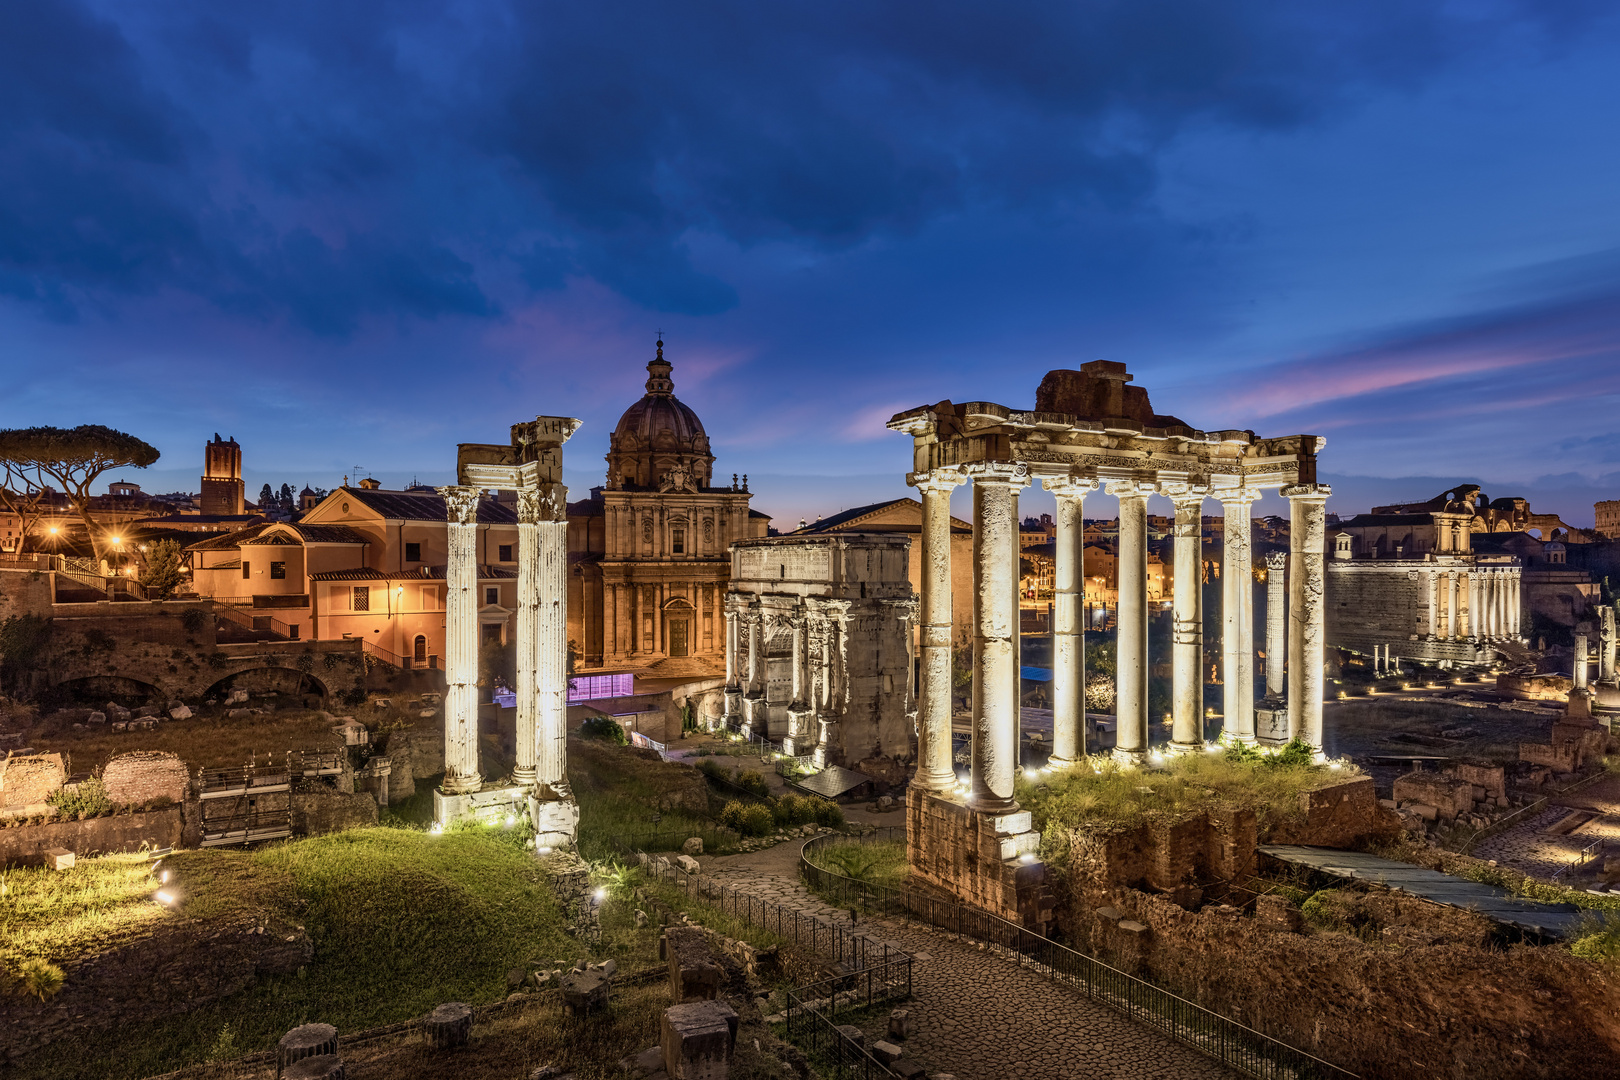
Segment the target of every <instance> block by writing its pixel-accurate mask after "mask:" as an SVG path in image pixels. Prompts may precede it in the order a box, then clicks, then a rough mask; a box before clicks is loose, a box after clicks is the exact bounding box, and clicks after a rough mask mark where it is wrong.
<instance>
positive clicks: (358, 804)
mask: <svg viewBox="0 0 1620 1080" xmlns="http://www.w3.org/2000/svg"><path fill="white" fill-rule="evenodd" d="M377 816H378V810H377V800H376V799H375V798H373V797H372V795H371V793H370V792H368V791H362V792H358V793H349V792H342V791H328V790H324V789H321V788H316V789H315V790H313V791H296V792H294V793H293V796H292V827H293V832H295V833H298V834H300V835H303V836H315V835H317V834H319V833H329V832H341V831H342V830H344V829H363V828H365V827H366V826H368V825H375V824H377Z"/></svg>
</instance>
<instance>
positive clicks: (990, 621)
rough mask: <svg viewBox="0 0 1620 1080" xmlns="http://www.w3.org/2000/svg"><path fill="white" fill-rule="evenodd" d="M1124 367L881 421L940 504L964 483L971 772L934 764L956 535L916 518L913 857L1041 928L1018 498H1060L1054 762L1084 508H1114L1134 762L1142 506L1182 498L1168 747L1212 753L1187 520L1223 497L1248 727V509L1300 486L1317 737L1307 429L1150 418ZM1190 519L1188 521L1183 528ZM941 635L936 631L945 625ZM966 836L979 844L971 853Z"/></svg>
mask: <svg viewBox="0 0 1620 1080" xmlns="http://www.w3.org/2000/svg"><path fill="white" fill-rule="evenodd" d="M1130 381H1131V376H1130V375H1129V374H1128V373H1127V372H1126V370H1125V367H1124V365H1122V364H1118V363H1112V362H1109V361H1101V360H1099V361H1096V362H1094V363H1090V364H1086V365H1084V366H1083V367H1082V368H1081V370H1080V371H1054V372H1050V373H1048V374H1047V376H1046V378H1045V379H1044V380H1043V381H1042V383H1041V386H1040V388H1039V390H1038V391H1037V393H1036V402H1035V408H1034V409H1033V410H1031V411H1021V410H1018V409H1012V408H1009V407H1007V406H1005V405H998V404H994V403H991V402H969V403H964V404H953V403H952V402H950V401H942V402H940V403H939V404H937V405H929V406H924V407H921V408H917V409H911V410H909V411H907V412H903V413H899V414H897V415H896V416H894V417H893V418H891V419H890V421H889V424H888V426H889V427H890V428H891V429H892V430H895V431H900V432H904V433H905V434H908V435H910V436H912V440H913V468H912V472H911V473H910V474H909V476H908V477H907V480H908V482H909V483H911V484H912V485H913V486H916V487H917V488H918V489H919V490H920V491H921V492H922V496H923V506H924V511H925V515H926V514H927V512H928V510H929V508H930V504H933V506H934V512H935V515H936V516H943V515H944V514H945V513H946V512H948V502H947V500H948V499H949V492H950V489H951V488H952V487H954V486H955V485H957V484H960V483H964V482H971V483H972V484H973V532H974V544H973V590H974V601H975V602H974V627H973V633H972V642H973V666H972V671H973V694H972V697H973V716H972V752H971V755H970V760H971V766H970V771H969V775H968V777H967V780H966V783H965V784H964V783H962V782H960V781H959V780H958V779H957V777H956V776H955V775H954V774H948V773H947V772H946V771H945V769H942V768H941V766H942V765H943V764H944V763H945V762H948V761H949V756H948V755H949V747H950V737H951V732H950V712H949V701H950V695H951V682H950V667H949V663H948V654H946V656H945V662H944V663H939V662H937V661H938V659H939V657H938V656H937V655H936V654H937V653H939V652H941V651H942V650H941V649H940V646H939V645H938V644H937V643H939V642H949V641H950V634H949V632H948V631H946V627H945V626H943V625H941V620H942V619H948V618H949V614H950V611H951V603H950V599H949V597H948V595H947V596H945V597H943V598H942V597H941V596H940V592H941V591H942V590H948V589H949V583H950V580H951V575H950V558H951V554H950V548H949V545H948V544H941V543H939V538H938V537H936V536H935V535H934V533H933V532H932V531H930V530H929V529H928V528H927V524H926V518H925V526H924V529H923V537H922V542H923V553H922V561H923V566H924V568H925V573H924V575H923V588H922V597H921V600H922V612H923V643H922V644H923V664H922V685H921V687H920V691H919V699H920V700H919V706H918V747H919V749H918V756H919V762H920V765H919V768H918V771H917V775H916V776H915V777H914V778H913V780H912V791H913V792H914V793H915V795H916V797H914V798H911V799H910V800H908V805H907V816H908V821H907V825H908V829H907V836H908V844H909V846H910V848H911V862H912V865H913V867H914V868H915V869H916V870H917V871H918V872H919V873H921V874H922V875H923V876H924V877H925V878H930V879H933V880H935V881H936V882H938V883H939V884H942V885H944V886H946V887H947V888H950V889H951V890H952V891H954V892H956V893H957V894H958V895H962V896H965V897H967V898H969V899H971V900H973V901H974V902H975V903H979V904H981V905H985V906H987V907H989V908H990V909H991V910H994V911H998V912H999V913H1002V914H1003V915H1005V916H1007V917H1010V918H1016V919H1018V920H1020V921H1022V922H1023V923H1024V924H1025V925H1030V926H1036V925H1040V924H1042V923H1043V922H1044V915H1043V914H1042V910H1041V899H1040V897H1041V895H1042V881H1043V879H1044V870H1043V868H1042V867H1041V865H1040V864H1039V862H1038V861H1037V860H1036V859H1035V851H1036V849H1037V847H1038V846H1039V840H1040V837H1039V834H1037V833H1035V832H1034V831H1032V830H1031V828H1030V816H1029V814H1028V812H1026V811H1023V810H1021V809H1020V808H1019V807H1018V804H1017V802H1016V801H1015V800H1014V797H1013V781H1014V778H1015V776H1016V772H1017V768H1018V758H1017V755H1018V741H1017V730H1018V715H1019V700H1018V663H1019V657H1018V654H1017V647H1018V646H1017V617H1018V611H1017V604H1016V599H1015V593H1014V587H1015V586H1014V583H1015V581H1016V576H1017V558H1018V543H1017V520H1016V506H1017V495H1018V492H1019V491H1020V490H1022V489H1023V488H1025V487H1027V486H1029V485H1030V484H1032V483H1034V482H1035V481H1039V482H1040V483H1041V485H1042V486H1043V487H1044V488H1046V489H1047V490H1049V491H1051V492H1052V493H1053V494H1054V496H1056V497H1057V499H1058V514H1057V517H1056V522H1057V537H1056V554H1057V574H1056V597H1055V602H1054V605H1053V606H1054V643H1053V658H1054V670H1053V723H1054V731H1053V740H1052V745H1053V751H1054V753H1053V763H1054V764H1056V765H1059V766H1062V765H1066V764H1070V763H1072V762H1074V761H1076V760H1078V758H1079V757H1080V756H1082V755H1083V754H1084V753H1085V752H1086V747H1085V734H1084V714H1083V712H1082V710H1081V695H1082V693H1083V687H1084V685H1085V672H1084V671H1083V658H1084V655H1085V650H1084V638H1083V633H1084V632H1083V630H1082V629H1081V627H1080V625H1079V621H1078V620H1077V619H1076V618H1075V617H1074V615H1073V611H1072V609H1074V608H1076V607H1077V605H1078V596H1077V595H1076V594H1077V592H1078V590H1079V588H1080V587H1081V579H1080V574H1079V572H1078V559H1079V552H1080V548H1081V538H1080V536H1079V533H1080V531H1081V530H1082V529H1083V516H1082V514H1081V505H1082V501H1083V499H1084V498H1085V496H1086V495H1087V494H1088V493H1090V492H1094V491H1097V490H1099V489H1101V490H1103V491H1104V492H1106V493H1107V494H1109V495H1112V496H1114V497H1115V498H1116V499H1117V500H1118V503H1119V616H1118V637H1117V647H1116V685H1117V702H1118V704H1117V720H1118V729H1117V730H1118V734H1117V738H1116V748H1115V754H1116V755H1117V756H1118V757H1119V758H1121V759H1122V760H1123V761H1124V762H1126V763H1135V762H1138V761H1141V760H1142V759H1144V758H1145V757H1146V756H1147V755H1148V753H1149V745H1148V715H1147V692H1148V672H1149V659H1150V658H1149V656H1148V634H1147V630H1148V607H1147V521H1146V515H1147V500H1148V498H1149V497H1150V496H1153V495H1162V496H1165V497H1168V498H1170V499H1171V500H1172V502H1173V504H1174V505H1175V509H1176V521H1177V525H1178V529H1177V540H1176V546H1175V555H1176V580H1177V581H1178V582H1183V581H1185V582H1191V583H1195V587H1193V588H1191V589H1186V590H1184V589H1179V588H1178V589H1177V590H1176V607H1175V611H1174V631H1175V632H1174V635H1173V645H1172V658H1171V659H1172V666H1173V673H1174V679H1173V681H1174V686H1175V688H1176V693H1175V695H1174V703H1175V704H1174V711H1173V714H1172V747H1171V749H1179V750H1185V751H1190V750H1193V749H1195V748H1196V749H1202V748H1203V746H1204V741H1205V736H1204V732H1203V717H1202V677H1201V672H1202V671H1203V670H1204V662H1203V641H1202V637H1203V635H1202V611H1201V610H1200V605H1199V601H1198V600H1197V599H1189V598H1184V597H1183V596H1182V593H1183V592H1188V593H1191V594H1192V596H1193V597H1194V598H1196V597H1197V594H1198V591H1199V590H1198V589H1197V588H1196V582H1198V581H1199V580H1200V578H1201V573H1200V553H1199V548H1198V542H1197V539H1196V538H1197V530H1196V525H1197V522H1198V521H1199V514H1200V511H1201V508H1202V505H1203V502H1204V500H1205V499H1215V500H1217V501H1219V502H1220V503H1222V505H1223V507H1224V508H1225V510H1226V515H1227V516H1226V522H1227V527H1226V530H1225V532H1226V550H1225V558H1226V573H1225V575H1224V577H1225V579H1226V581H1227V582H1229V583H1230V584H1229V585H1228V586H1227V589H1226V591H1225V594H1224V595H1223V612H1222V618H1223V626H1224V628H1225V629H1224V638H1225V640H1224V642H1223V645H1224V648H1223V666H1224V677H1225V681H1226V708H1225V730H1226V737H1227V738H1228V739H1230V740H1232V741H1236V742H1246V743H1252V742H1254V741H1256V733H1255V722H1254V721H1255V717H1254V709H1255V706H1254V688H1253V672H1254V661H1253V658H1254V640H1253V632H1254V626H1253V623H1254V619H1253V610H1252V601H1251V596H1252V591H1253V590H1252V588H1251V587H1250V583H1251V582H1252V576H1251V569H1250V539H1249V531H1250V530H1249V528H1248V525H1249V521H1250V506H1251V504H1252V503H1253V502H1254V501H1255V500H1256V499H1258V498H1259V497H1260V495H1261V493H1262V492H1263V491H1267V490H1279V489H1280V491H1281V493H1282V495H1283V496H1284V497H1286V498H1287V499H1288V500H1289V504H1290V513H1291V520H1292V536H1293V549H1292V551H1291V553H1290V557H1289V558H1290V563H1291V573H1290V575H1289V586H1290V593H1291V596H1290V599H1291V600H1292V604H1291V612H1290V615H1291V619H1290V625H1289V634H1288V645H1287V649H1288V671H1289V679H1288V682H1287V684H1286V694H1287V703H1286V704H1287V716H1288V732H1287V734H1288V736H1289V737H1296V738H1300V739H1303V740H1304V741H1305V742H1306V743H1308V744H1309V745H1310V746H1311V747H1312V749H1313V750H1314V751H1315V752H1316V753H1317V754H1318V755H1320V753H1321V747H1322V689H1323V686H1322V674H1321V673H1322V665H1323V659H1324V658H1323V649H1324V640H1325V638H1324V633H1323V619H1324V607H1323V586H1324V581H1323V576H1324V573H1325V567H1324V551H1323V543H1324V538H1325V524H1326V506H1325V503H1326V500H1327V497H1328V495H1329V494H1330V489H1329V488H1328V487H1327V486H1326V485H1322V484H1318V483H1317V482H1316V454H1317V452H1318V451H1319V450H1320V449H1321V446H1322V444H1323V442H1324V440H1322V439H1320V438H1318V437H1317V436H1314V435H1294V436H1288V437H1283V438H1273V439H1263V438H1260V437H1258V436H1256V435H1255V434H1254V433H1253V432H1249V431H1216V432H1204V431H1199V430H1196V429H1194V428H1191V427H1189V426H1188V425H1186V424H1184V423H1183V422H1182V421H1180V420H1178V419H1176V418H1175V417H1169V416H1159V415H1157V414H1154V413H1153V411H1152V407H1151V405H1150V403H1149V401H1148V397H1147V394H1146V392H1145V391H1144V390H1142V389H1141V388H1139V387H1132V386H1128V385H1127V384H1128V383H1129V382H1130ZM1181 526H1185V528H1182V527H1181ZM942 631H945V632H942ZM965 849H971V850H965Z"/></svg>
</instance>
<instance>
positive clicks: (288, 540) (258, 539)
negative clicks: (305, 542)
mask: <svg viewBox="0 0 1620 1080" xmlns="http://www.w3.org/2000/svg"><path fill="white" fill-rule="evenodd" d="M241 543H242V546H243V547H248V546H252V547H301V546H302V545H301V544H300V543H299V542H298V538H297V537H296V536H288V535H287V534H286V533H279V532H277V533H270V534H269V535H264V534H262V533H261V534H260V535H258V536H255V537H253V538H252V539H250V540H243V541H242V542H241Z"/></svg>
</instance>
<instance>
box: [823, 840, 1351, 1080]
mask: <svg viewBox="0 0 1620 1080" xmlns="http://www.w3.org/2000/svg"><path fill="white" fill-rule="evenodd" d="M851 840H854V841H856V842H860V843H882V842H892V841H895V840H899V841H901V842H904V840H905V829H904V827H901V826H884V827H882V828H879V829H877V830H875V831H873V832H871V833H867V834H865V835H863V836H861V837H858V838H857V837H847V836H840V835H836V834H825V835H822V836H817V837H812V838H811V839H809V840H807V841H805V843H804V846H803V847H801V848H800V853H799V871H800V873H801V874H802V875H803V876H804V879H805V883H806V885H808V886H809V888H810V889H811V890H812V891H814V892H817V893H819V894H821V895H822V896H823V897H824V898H826V899H828V900H830V901H831V902H833V903H836V904H838V905H839V906H847V905H851V904H861V905H865V906H867V907H869V908H875V909H877V910H879V911H882V912H883V913H885V914H887V915H890V916H898V917H901V918H906V919H915V920H917V921H919V922H923V923H927V924H928V925H930V926H937V927H939V928H941V929H943V930H948V931H950V932H952V933H955V934H957V935H959V936H962V937H969V938H973V939H975V940H978V941H982V942H985V943H986V944H988V945H991V946H993V947H995V948H997V949H999V950H1001V951H1002V952H1003V953H1004V954H1006V955H1009V956H1010V957H1012V958H1014V959H1016V960H1017V962H1018V963H1019V964H1020V965H1021V966H1027V967H1032V968H1034V969H1035V970H1036V971H1038V972H1039V973H1041V974H1042V975H1045V976H1046V977H1047V978H1050V979H1052V980H1054V981H1056V982H1060V983H1065V984H1067V985H1069V986H1072V987H1074V988H1075V989H1077V990H1079V991H1081V992H1082V993H1084V994H1085V995H1086V996H1087V997H1089V998H1090V999H1092V1000H1093V1001H1097V1002H1100V1003H1101V1004H1104V1005H1108V1006H1110V1007H1111V1008H1114V1009H1116V1010H1118V1011H1120V1012H1122V1013H1124V1014H1125V1015H1126V1016H1128V1017H1130V1018H1131V1019H1132V1020H1135V1021H1137V1022H1138V1023H1140V1024H1145V1025H1146V1026H1148V1027H1151V1028H1154V1029H1155V1030H1157V1031H1161V1032H1163V1033H1164V1034H1166V1035H1168V1036H1170V1037H1171V1038H1173V1039H1175V1040H1177V1041H1178V1042H1182V1043H1185V1044H1187V1045H1188V1046H1191V1047H1192V1048H1194V1049H1196V1050H1199V1051H1202V1052H1203V1053H1205V1054H1207V1055H1209V1056H1210V1057H1213V1058H1214V1059H1215V1060H1217V1061H1219V1062H1220V1063H1221V1064H1223V1065H1226V1066H1228V1067H1229V1068H1233V1069H1236V1070H1237V1071H1239V1072H1241V1073H1244V1074H1246V1075H1248V1076H1253V1077H1258V1078H1260V1080H1301V1078H1304V1077H1313V1078H1316V1077H1330V1078H1349V1077H1354V1076H1355V1075H1356V1074H1355V1073H1352V1072H1349V1071H1347V1070H1345V1069H1341V1068H1339V1067H1338V1066H1337V1065H1333V1064H1331V1063H1330V1062H1326V1061H1323V1060H1322V1059H1321V1058H1318V1057H1315V1056H1313V1055H1311V1054H1308V1053H1306V1052H1305V1051H1303V1050H1299V1049H1297V1048H1295V1047H1292V1046H1290V1045H1288V1044H1287V1043H1285V1042H1282V1041H1280V1040H1278V1039H1274V1038H1272V1037H1271V1036H1270V1035H1267V1034H1265V1033H1264V1032H1260V1031H1255V1030H1254V1029H1253V1028H1250V1027H1246V1026H1245V1025H1243V1024H1240V1023H1238V1022H1237V1021H1236V1020H1232V1019H1229V1018H1227V1017H1225V1016H1222V1015H1220V1014H1219V1013H1216V1012H1212V1011H1211V1010H1209V1009H1206V1008H1204V1007H1203V1006H1202V1005H1198V1004H1195V1003H1194V1002H1191V1001H1188V1000H1187V999H1186V998H1183V997H1179V996H1177V995H1176V994H1172V993H1171V992H1170V991H1168V990H1165V989H1163V988H1161V987H1158V986H1155V985H1154V984H1152V983H1150V982H1147V981H1145V980H1142V979H1139V978H1136V977H1135V976H1133V975H1127V974H1126V973H1125V972H1123V971H1120V970H1119V969H1117V968H1114V967H1111V966H1109V965H1108V964H1105V963H1103V962H1102V961H1101V960H1098V959H1097V958H1096V957H1093V956H1087V955H1086V954H1085V953H1080V952H1076V951H1075V950H1073V949H1070V948H1068V947H1066V946H1063V945H1059V944H1058V943H1057V942H1055V941H1052V940H1051V939H1049V938H1045V937H1042V936H1041V935H1040V934H1037V933H1035V932H1034V931H1031V930H1027V929H1025V928H1024V927H1022V926H1019V925H1018V924H1016V923H1012V922H1008V921H1007V920H1006V919H1003V918H1000V917H999V916H996V915H992V914H991V913H989V912H988V911H982V910H980V909H978V908H974V907H970V906H968V905H966V904H961V903H957V902H956V901H952V900H941V899H938V898H936V897H934V896H931V895H928V894H926V893H921V892H918V891H916V890H912V889H905V888H892V887H889V886H885V885H876V884H872V883H869V882H862V881H856V880H855V879H853V878H851V877H849V876H848V875H846V874H842V873H839V872H838V871H836V870H829V869H827V868H826V867H822V866H817V865H816V864H815V863H813V862H811V861H810V859H809V855H810V853H811V852H813V851H814V850H816V849H817V848H819V847H822V846H825V845H826V844H829V843H837V842H849V841H851Z"/></svg>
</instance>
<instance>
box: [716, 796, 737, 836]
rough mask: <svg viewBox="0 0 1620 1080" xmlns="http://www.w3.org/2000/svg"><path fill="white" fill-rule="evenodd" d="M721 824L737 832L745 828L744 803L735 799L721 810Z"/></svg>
mask: <svg viewBox="0 0 1620 1080" xmlns="http://www.w3.org/2000/svg"><path fill="white" fill-rule="evenodd" d="M720 824H722V825H724V826H725V827H726V828H728V829H735V830H736V831H737V832H742V830H743V804H742V803H740V802H738V801H737V800H735V799H733V800H732V801H731V802H728V803H726V805H725V806H724V807H723V808H722V809H721V811H720Z"/></svg>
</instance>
